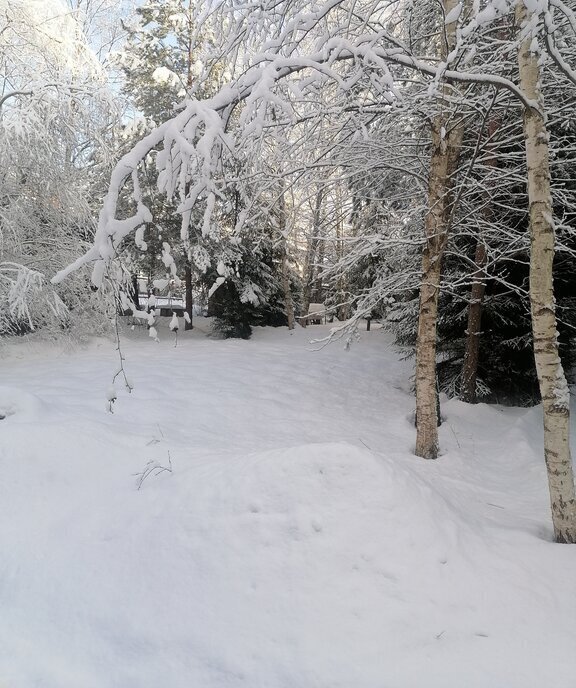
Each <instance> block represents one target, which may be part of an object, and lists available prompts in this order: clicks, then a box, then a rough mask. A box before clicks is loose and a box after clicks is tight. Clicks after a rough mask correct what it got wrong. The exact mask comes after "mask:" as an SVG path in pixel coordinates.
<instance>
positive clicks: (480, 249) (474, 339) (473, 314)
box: [460, 238, 486, 404]
mask: <svg viewBox="0 0 576 688" xmlns="http://www.w3.org/2000/svg"><path fill="white" fill-rule="evenodd" d="M474 262H475V264H476V270H475V271H474V275H473V276H472V288H471V290H470V305H469V306H468V326H467V328H466V343H465V348H464V364H463V365H462V386H461V389H460V397H461V398H462V401H466V402H467V403H469V404H475V403H476V380H477V378H478V361H479V358H480V326H481V324H482V302H483V300H484V292H485V291H486V276H485V273H484V266H485V265H486V246H484V244H483V243H482V239H481V238H480V239H478V243H477V244H476V253H475V255H474Z"/></svg>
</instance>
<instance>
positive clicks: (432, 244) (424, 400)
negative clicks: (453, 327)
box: [416, 0, 464, 459]
mask: <svg viewBox="0 0 576 688" xmlns="http://www.w3.org/2000/svg"><path fill="white" fill-rule="evenodd" d="M443 4H444V12H445V14H446V15H448V14H449V13H450V12H452V11H453V10H454V8H455V7H456V6H457V5H458V0H444V3H443ZM455 38H456V22H452V23H451V24H449V25H448V26H446V42H445V43H444V42H443V46H442V49H441V51H440V53H441V57H442V59H446V55H447V54H448V51H449V50H451V49H452V48H453V46H454V43H455ZM440 107H441V108H442V110H441V111H440V113H439V114H438V115H437V116H436V117H435V118H434V120H433V122H432V157H431V160H430V173H429V180H428V212H427V213H426V218H425V226H424V230H425V234H426V244H425V247H424V252H423V256H422V280H421V284H420V310H419V314H418V338H417V341H416V455H417V456H421V457H422V458H424V459H435V458H437V456H438V449H439V447H438V406H437V393H436V330H437V320H438V296H439V292H440V278H441V275H442V258H443V254H444V249H445V247H446V242H447V240H448V225H449V222H450V216H451V213H452V205H453V198H452V179H451V176H452V174H453V172H454V170H455V168H456V165H457V162H458V156H459V153H460V147H461V144H462V136H463V133H464V130H463V127H462V125H460V124H456V125H454V124H453V123H451V121H450V115H451V109H450V105H449V104H448V102H447V101H446V100H444V99H442V98H441V99H440Z"/></svg>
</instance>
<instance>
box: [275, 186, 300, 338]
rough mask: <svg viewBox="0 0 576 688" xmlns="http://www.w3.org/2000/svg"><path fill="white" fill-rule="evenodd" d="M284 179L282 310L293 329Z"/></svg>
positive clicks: (280, 201) (280, 206)
mask: <svg viewBox="0 0 576 688" xmlns="http://www.w3.org/2000/svg"><path fill="white" fill-rule="evenodd" d="M284 186H285V185H284V179H281V180H280V191H281V192H280V197H279V199H278V214H279V229H280V236H281V237H282V239H281V241H282V254H281V255H282V265H281V270H282V291H283V292H284V312H285V314H286V319H287V320H288V329H289V330H293V329H294V324H295V321H296V319H295V317H294V301H293V299H292V289H291V286H290V264H289V262H288V223H287V221H286V220H287V218H286V198H285V197H284V193H285V192H284Z"/></svg>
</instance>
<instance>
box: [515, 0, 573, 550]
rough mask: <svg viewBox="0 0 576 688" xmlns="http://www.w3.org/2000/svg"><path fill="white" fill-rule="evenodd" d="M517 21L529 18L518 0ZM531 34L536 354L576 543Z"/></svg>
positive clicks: (552, 473)
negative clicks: (534, 105)
mask: <svg viewBox="0 0 576 688" xmlns="http://www.w3.org/2000/svg"><path fill="white" fill-rule="evenodd" d="M516 18H517V24H518V26H519V27H522V26H523V25H524V24H525V22H526V20H527V10H526V7H525V5H524V3H523V2H519V3H518V5H517V10H516ZM531 43H532V40H531V36H530V35H528V36H527V37H526V38H525V39H524V40H523V41H522V43H521V45H520V48H519V52H518V66H519V71H520V86H521V88H522V90H523V92H524V94H525V95H526V97H527V98H529V99H530V100H532V101H534V102H535V103H537V108H536V107H533V108H526V110H525V111H524V136H525V139H526V163H527V168H528V202H529V208H530V309H531V314H532V334H533V339H534V358H535V361H536V371H537V374H538V383H539V386H540V394H541V396H542V407H543V413H544V458H545V461H546V468H547V472H548V486H549V490H550V503H551V507H552V521H553V524H554V535H555V538H556V541H557V542H570V543H576V496H575V492H574V476H573V472H572V461H571V456H570V423H569V421H570V415H569V413H570V411H569V401H570V398H569V391H568V385H567V383H566V378H565V376H564V370H563V368H562V363H561V361H560V356H559V353H558V341H557V337H558V332H557V330H556V313H555V310H556V309H555V303H554V290H553V273H552V267H553V260H554V223H553V219H552V197H551V191H550V167H549V147H548V131H547V127H546V119H545V115H544V98H543V95H542V93H541V91H540V80H541V78H542V75H541V73H540V66H539V64H538V58H539V56H538V54H536V53H533V52H531V50H530V48H531Z"/></svg>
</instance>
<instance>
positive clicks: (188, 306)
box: [184, 259, 194, 330]
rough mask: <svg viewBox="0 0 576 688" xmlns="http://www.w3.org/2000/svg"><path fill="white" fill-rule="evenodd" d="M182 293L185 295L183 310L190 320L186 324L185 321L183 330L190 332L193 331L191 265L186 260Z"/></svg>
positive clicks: (186, 320)
mask: <svg viewBox="0 0 576 688" xmlns="http://www.w3.org/2000/svg"><path fill="white" fill-rule="evenodd" d="M184 293H185V295H186V303H185V310H186V313H188V318H190V322H188V319H185V321H184V329H185V330H192V329H194V325H193V321H192V311H193V305H194V301H193V299H192V265H191V264H190V260H189V259H187V260H186V266H185V268H184Z"/></svg>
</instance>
